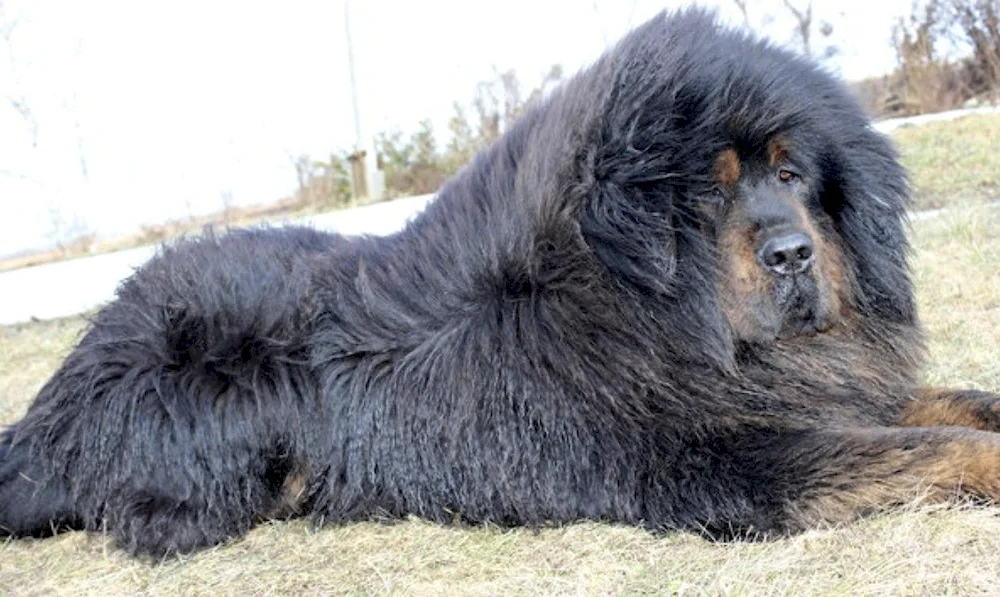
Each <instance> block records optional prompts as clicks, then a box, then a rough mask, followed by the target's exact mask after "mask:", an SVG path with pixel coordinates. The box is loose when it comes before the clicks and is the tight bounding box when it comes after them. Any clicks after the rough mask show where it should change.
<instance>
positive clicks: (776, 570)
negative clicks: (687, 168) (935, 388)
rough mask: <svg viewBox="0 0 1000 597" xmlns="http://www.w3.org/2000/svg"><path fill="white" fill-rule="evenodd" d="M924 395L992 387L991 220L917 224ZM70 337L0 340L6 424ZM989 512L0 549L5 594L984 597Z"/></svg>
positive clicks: (18, 334) (0, 414) (997, 279)
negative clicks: (148, 551) (851, 520)
mask: <svg viewBox="0 0 1000 597" xmlns="http://www.w3.org/2000/svg"><path fill="white" fill-rule="evenodd" d="M913 238H914V241H915V247H916V253H915V275H916V280H917V283H918V287H919V300H920V307H921V310H922V313H923V317H924V321H925V324H926V326H927V328H928V331H929V335H930V344H931V352H932V355H933V359H934V362H933V363H932V364H931V366H930V369H929V371H928V379H929V381H930V382H932V383H934V384H949V385H962V386H969V387H980V388H993V389H1000V267H998V264H1000V210H997V209H989V208H986V207H984V206H982V205H981V204H980V205H971V206H964V207H960V208H957V209H955V210H953V211H952V212H950V213H947V214H944V215H943V216H941V217H938V218H936V219H933V220H927V221H922V222H918V223H917V224H915V234H914V237H913ZM83 327H84V322H83V320H82V319H81V318H73V319H67V320H62V321H54V322H44V323H35V324H29V325H23V326H14V327H8V328H0V421H12V420H15V419H16V418H17V417H18V416H20V414H21V413H22V412H23V410H24V408H25V407H26V405H27V401H28V399H29V398H30V397H31V396H32V395H33V394H34V393H35V392H36V391H37V389H38V388H39V387H40V385H41V383H42V382H43V381H44V380H45V378H46V377H47V376H48V375H49V374H51V372H52V371H53V370H54V369H55V367H56V366H57V365H58V363H59V359H60V358H61V357H62V356H63V355H64V354H65V353H66V351H67V350H68V347H69V346H70V344H71V343H72V341H73V340H74V339H75V338H76V337H77V336H78V334H79V333H80V331H81V330H82V329H83ZM998 514H1000V509H997V508H973V507H961V508H960V507H954V508H943V507H933V508H931V507H923V508H921V507H913V508H910V509H906V510H903V511H897V512H893V513H889V514H883V515H879V516H875V517H872V518H869V519H867V520H865V521H862V522H860V523H858V524H855V525H851V526H847V527H844V528H838V529H827V530H817V531H812V532H809V533H806V534H803V535H800V536H797V537H793V538H790V539H786V540H781V541H774V542H767V543H729V544H714V543H710V542H708V541H705V540H702V539H700V538H697V537H695V536H692V535H687V534H676V533H675V534H668V535H666V536H663V537H655V536H653V535H650V534H648V533H646V532H643V531H640V530H637V529H634V528H628V527H620V526H613V525H606V524H596V523H586V524H577V525H572V526H567V527H564V528H558V529H546V530H543V531H541V532H537V533H536V532H532V531H528V530H514V531H503V530H499V529H495V528H489V527H487V528H457V527H442V526H437V525H433V524H428V523H426V522H422V521H419V520H409V521H405V522H401V523H399V524H395V525H385V524H378V523H363V524H352V525H348V526H343V527H336V528H328V529H322V530H319V531H313V530H311V529H310V528H309V527H308V526H307V525H306V524H305V523H303V522H301V521H297V522H290V523H271V524H267V525H264V526H262V527H260V528H258V529H256V530H255V531H253V532H252V533H251V534H250V535H249V537H247V538H246V539H245V540H243V541H238V542H234V543H233V544H231V545H226V546H223V547H220V548H218V549H215V550H211V551H208V552H205V553H201V554H197V555H194V556H189V557H185V558H182V559H180V560H171V561H167V562H163V563H158V564H149V563H144V562H139V561H135V560H132V559H130V558H128V557H125V556H123V555H122V554H121V553H120V552H118V551H117V550H115V549H114V548H113V547H112V546H111V545H110V544H109V542H108V541H107V540H106V539H105V538H104V537H101V536H99V535H94V536H87V535H85V534H83V533H69V534H65V535H62V536H59V537H57V538H55V539H47V540H18V541H8V542H6V543H5V544H0V592H4V591H6V592H9V593H11V594H15V595H118V594H143V595H218V594H227V595H278V594H399V595H450V594H467V595H517V594H521V595H535V594H554V595H580V594H583V595H605V594H620V595H636V594H662V595H682V594H683V595H807V594H808V595H846V594H851V595H975V594H983V595H986V594H995V593H996V591H997V587H998V586H1000V518H998Z"/></svg>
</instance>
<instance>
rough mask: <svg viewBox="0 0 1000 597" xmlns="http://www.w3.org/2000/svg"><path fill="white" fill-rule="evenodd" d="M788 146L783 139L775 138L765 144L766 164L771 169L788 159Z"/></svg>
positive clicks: (786, 140) (786, 141)
mask: <svg viewBox="0 0 1000 597" xmlns="http://www.w3.org/2000/svg"><path fill="white" fill-rule="evenodd" d="M789 146H790V144H789V142H788V139H787V138H785V137H780V136H779V137H775V138H774V139H771V142H770V143H768V144H767V163H768V164H769V165H770V166H771V167H772V168H777V167H778V166H779V165H781V164H782V163H784V161H785V160H786V159H787V158H788V148H789Z"/></svg>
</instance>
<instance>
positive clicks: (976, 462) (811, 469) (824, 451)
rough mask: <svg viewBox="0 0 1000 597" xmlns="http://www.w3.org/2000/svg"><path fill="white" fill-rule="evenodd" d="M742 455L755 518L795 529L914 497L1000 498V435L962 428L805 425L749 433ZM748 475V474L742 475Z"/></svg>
mask: <svg viewBox="0 0 1000 597" xmlns="http://www.w3.org/2000/svg"><path fill="white" fill-rule="evenodd" d="M738 443H742V446H741V447H740V448H738V449H739V453H738V454H734V456H735V457H736V458H737V460H738V461H739V463H740V465H741V466H740V468H741V476H743V478H742V479H741V481H744V482H746V483H745V486H747V487H751V488H753V489H752V490H751V500H750V501H751V502H752V503H753V504H754V508H753V511H754V514H753V516H752V518H756V520H751V521H747V522H748V523H749V524H739V525H738V526H740V527H742V528H747V527H749V528H751V529H756V530H759V531H765V532H773V531H777V532H793V531H799V530H803V529H806V528H810V527H815V526H817V525H822V524H827V523H838V522H844V521H849V520H851V519H854V518H856V517H858V516H859V515H862V514H864V513H866V512H870V511H873V510H879V509H882V508H885V507H887V506H891V505H898V504H904V503H908V502H910V501H912V500H914V499H916V498H924V499H927V500H930V501H938V502H939V501H945V500H947V499H949V498H951V497H953V496H956V495H959V494H964V495H973V496H982V497H985V498H988V499H991V500H995V501H998V502H1000V435H998V434H993V433H987V432H983V431H977V430H972V429H965V428H961V427H936V428H934V427H920V428H902V427H892V428H890V427H874V428H857V429H822V430H818V429H817V430H799V431H789V432H784V433H778V434H777V435H773V436H771V437H770V438H766V437H760V436H758V437H752V438H751V437H748V438H746V439H745V440H742V441H741V442H738ZM744 475H745V476H744Z"/></svg>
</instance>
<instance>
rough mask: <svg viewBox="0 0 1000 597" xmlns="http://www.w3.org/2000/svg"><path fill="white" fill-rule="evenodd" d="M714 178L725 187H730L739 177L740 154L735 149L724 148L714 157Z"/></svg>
mask: <svg viewBox="0 0 1000 597" xmlns="http://www.w3.org/2000/svg"><path fill="white" fill-rule="evenodd" d="M714 173H715V180H716V182H718V183H719V184H721V185H723V186H724V187H726V188H732V187H733V185H735V184H736V181H737V180H739V179H740V156H739V155H737V153H736V150H735V149H725V150H723V151H721V152H720V153H719V155H718V156H716V158H715V171H714Z"/></svg>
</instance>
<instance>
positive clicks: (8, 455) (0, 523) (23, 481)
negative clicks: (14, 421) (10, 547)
mask: <svg viewBox="0 0 1000 597" xmlns="http://www.w3.org/2000/svg"><path fill="white" fill-rule="evenodd" d="M16 438H17V426H16V425H15V426H14V427H11V428H8V429H6V430H5V431H3V432H2V433H0V535H13V536H16V537H28V536H31V537H44V536H48V535H53V534H55V533H58V532H59V531H62V530H67V529H73V528H81V527H82V521H81V520H80V517H79V516H78V515H77V514H76V513H75V512H74V511H73V506H72V501H71V498H70V490H69V485H68V484H67V483H66V481H65V480H64V479H60V478H58V477H55V476H53V475H52V474H51V473H50V472H49V471H48V470H47V468H46V466H45V465H44V463H43V461H42V460H40V459H38V458H37V455H33V454H32V450H31V448H30V444H29V443H28V442H18V441H17V440H16Z"/></svg>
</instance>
